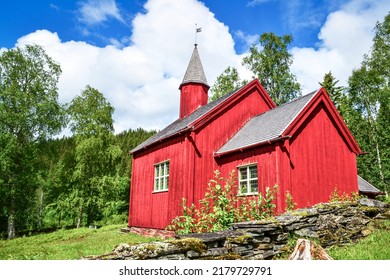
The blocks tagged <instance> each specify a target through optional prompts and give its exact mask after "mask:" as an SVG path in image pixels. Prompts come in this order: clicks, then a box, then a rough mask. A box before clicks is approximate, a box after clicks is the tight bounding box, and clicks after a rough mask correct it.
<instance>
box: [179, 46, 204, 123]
mask: <svg viewBox="0 0 390 280" xmlns="http://www.w3.org/2000/svg"><path fill="white" fill-rule="evenodd" d="M209 88H210V86H209V85H208V84H207V80H206V76H205V74H204V71H203V66H202V62H201V61H200V57H199V52H198V46H197V44H195V47H194V50H193V52H192V56H191V59H190V62H189V63H188V66H187V70H186V73H185V75H184V78H183V81H182V83H181V84H180V87H179V90H180V115H179V118H180V119H182V118H185V117H187V116H188V115H190V114H191V113H192V112H194V111H195V110H196V109H198V108H199V107H201V106H203V105H206V104H207V100H208V90H209Z"/></svg>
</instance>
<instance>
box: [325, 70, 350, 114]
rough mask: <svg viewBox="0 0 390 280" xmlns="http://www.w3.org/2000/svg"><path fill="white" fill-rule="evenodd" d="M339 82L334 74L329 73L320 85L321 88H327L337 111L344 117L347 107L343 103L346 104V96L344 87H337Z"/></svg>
mask: <svg viewBox="0 0 390 280" xmlns="http://www.w3.org/2000/svg"><path fill="white" fill-rule="evenodd" d="M338 82H339V80H336V78H335V77H334V76H333V74H332V72H331V71H329V72H328V73H326V74H325V75H324V80H323V82H322V83H319V84H320V86H322V87H323V88H325V90H326V91H327V93H328V94H329V97H330V99H331V100H332V102H333V103H334V105H335V106H336V108H337V110H338V111H339V112H340V113H341V115H343V106H345V105H344V104H343V103H344V102H345V94H344V90H345V88H344V87H341V86H337V84H338Z"/></svg>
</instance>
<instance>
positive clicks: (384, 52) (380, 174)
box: [344, 13, 390, 192]
mask: <svg viewBox="0 0 390 280" xmlns="http://www.w3.org/2000/svg"><path fill="white" fill-rule="evenodd" d="M389 58H390V13H388V14H387V15H386V17H385V19H384V21H383V22H382V23H377V25H376V27H375V37H374V40H373V46H372V48H371V52H370V53H369V54H368V55H365V57H364V60H363V62H362V65H361V67H360V68H359V69H356V70H354V71H353V73H352V76H351V77H350V78H349V81H348V85H349V86H348V105H349V111H348V112H347V114H345V116H344V118H345V120H346V123H347V124H348V126H349V128H350V129H351V131H352V133H353V134H354V136H355V138H356V139H357V142H358V143H359V145H360V147H361V148H362V150H363V151H365V152H369V153H368V154H367V155H364V156H362V157H358V170H359V174H360V175H361V176H362V177H363V178H365V179H366V180H368V181H370V182H371V183H373V184H374V185H375V186H377V187H378V188H380V189H382V190H384V191H387V192H388V191H389V189H388V187H389V183H390V131H389V128H390V113H389V112H390V108H389V104H390V79H389V77H390V59H389Z"/></svg>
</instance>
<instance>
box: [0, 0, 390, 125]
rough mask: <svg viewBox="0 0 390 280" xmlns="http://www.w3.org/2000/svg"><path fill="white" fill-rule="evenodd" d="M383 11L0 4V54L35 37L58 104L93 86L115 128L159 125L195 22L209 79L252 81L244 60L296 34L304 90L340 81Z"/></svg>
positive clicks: (357, 4)
mask: <svg viewBox="0 0 390 280" xmlns="http://www.w3.org/2000/svg"><path fill="white" fill-rule="evenodd" d="M389 11H390V1H388V0H344V1H341V0H328V1H325V0H323V1H321V0H308V1H304V0H289V1H285V0H237V1H223V0H205V1H198V0H179V1H178V0H127V1H126V0H93V1H92V0H80V1H66V0H51V1H50V0H40V1H4V2H3V3H2V6H1V9H0V34H1V36H0V51H4V50H6V49H10V48H13V47H15V46H22V45H24V44H32V43H37V44H40V45H42V46H43V47H44V48H45V49H46V51H47V53H48V54H49V55H50V56H51V57H53V58H54V59H55V60H56V61H57V62H59V63H60V65H61V67H62V71H63V73H62V76H61V78H60V82H59V93H60V100H61V102H69V101H70V100H71V99H72V98H73V97H74V96H76V95H77V94H79V93H80V92H81V91H82V90H83V89H84V88H85V86H86V85H91V86H92V87H95V88H97V89H98V90H99V91H101V92H102V93H103V94H104V95H105V96H106V97H107V99H108V100H109V101H110V102H111V104H112V105H113V106H114V107H115V108H116V111H115V114H114V120H115V129H116V132H120V131H122V130H125V129H129V128H137V127H144V128H147V129H161V128H163V127H164V126H165V125H167V124H168V123H170V122H172V121H174V120H175V119H176V118H177V117H178V104H179V92H178V86H179V84H180V82H181V79H182V78H183V75H184V72H185V68H186V66H187V64H188V60H189V58H190V55H191V52H192V49H193V43H194V30H195V23H197V24H198V27H202V32H201V33H199V34H198V44H199V52H200V56H201V59H202V62H203V66H204V68H205V72H206V76H207V79H208V82H209V84H210V85H212V84H213V83H214V80H215V78H216V77H217V76H218V75H219V74H220V73H221V72H222V71H223V70H224V69H225V68H226V67H227V66H234V67H237V68H238V70H239V73H240V75H241V77H243V78H249V79H250V77H251V73H249V72H248V70H246V69H245V68H243V67H242V66H241V60H242V57H243V56H245V54H246V53H247V51H248V48H249V46H250V45H252V44H253V43H256V42H257V41H258V38H259V35H260V34H262V33H264V32H274V33H276V34H278V35H283V34H292V35H293V37H294V41H293V43H292V44H291V46H290V52H291V53H292V55H293V58H294V63H293V65H292V71H293V73H294V74H295V75H296V76H297V79H298V82H300V83H301V85H302V88H303V92H302V93H303V94H305V93H308V92H310V91H312V90H315V89H316V88H318V82H319V81H321V80H322V77H323V75H324V74H325V73H326V72H329V71H332V73H333V74H334V75H335V76H336V78H338V79H339V80H340V83H341V84H342V85H345V84H346V81H347V79H348V77H349V76H350V74H351V72H352V70H353V69H354V68H357V67H359V65H360V63H361V60H362V56H363V54H364V53H367V52H368V51H369V49H370V46H371V40H372V36H373V28H374V26H375V23H376V22H377V21H382V20H383V18H384V16H385V15H386V14H387V13H388V12H389Z"/></svg>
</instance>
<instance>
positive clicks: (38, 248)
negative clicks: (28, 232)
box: [0, 224, 159, 260]
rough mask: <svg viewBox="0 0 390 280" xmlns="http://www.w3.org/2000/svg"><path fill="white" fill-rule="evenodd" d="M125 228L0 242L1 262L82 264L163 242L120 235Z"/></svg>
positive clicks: (64, 233)
mask: <svg viewBox="0 0 390 280" xmlns="http://www.w3.org/2000/svg"><path fill="white" fill-rule="evenodd" d="M125 226H126V225H125V224H117V225H111V226H105V227H102V228H98V229H90V228H80V229H71V230H65V229H62V230H57V231H55V232H52V233H46V234H39V235H34V236H25V237H20V238H15V239H13V240H0V260H78V259H80V258H81V257H84V256H89V255H102V254H106V253H110V252H112V249H113V248H114V247H115V246H117V245H118V244H120V243H126V244H129V245H132V244H138V243H144V242H152V241H157V240H159V239H158V238H154V237H145V236H139V235H136V234H132V233H129V234H123V233H120V232H119V229H120V228H122V227H125Z"/></svg>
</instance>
